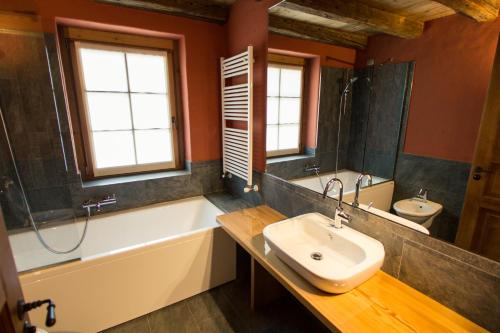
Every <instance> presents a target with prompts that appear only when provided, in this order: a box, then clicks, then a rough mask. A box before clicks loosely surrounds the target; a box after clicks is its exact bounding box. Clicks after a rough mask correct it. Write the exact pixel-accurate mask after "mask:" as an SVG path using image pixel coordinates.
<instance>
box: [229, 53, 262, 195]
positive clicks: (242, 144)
mask: <svg viewBox="0 0 500 333" xmlns="http://www.w3.org/2000/svg"><path fill="white" fill-rule="evenodd" d="M220 67H221V94H222V98H221V100H222V172H223V177H228V178H231V177H232V175H236V176H238V177H240V178H242V179H244V180H246V182H247V186H246V187H245V192H249V191H251V190H254V191H257V190H258V187H257V185H253V184H252V155H253V148H252V144H253V47H252V46H248V49H247V50H246V51H245V52H243V53H240V54H237V55H235V56H232V57H230V58H227V59H224V58H221V60H220ZM244 75H245V76H246V83H241V84H235V85H226V79H229V78H233V77H242V78H243V77H244ZM228 120H229V121H235V122H232V125H233V126H234V125H236V124H237V123H239V124H242V125H246V126H238V127H241V128H236V127H228V126H227V125H228V124H227V121H228Z"/></svg>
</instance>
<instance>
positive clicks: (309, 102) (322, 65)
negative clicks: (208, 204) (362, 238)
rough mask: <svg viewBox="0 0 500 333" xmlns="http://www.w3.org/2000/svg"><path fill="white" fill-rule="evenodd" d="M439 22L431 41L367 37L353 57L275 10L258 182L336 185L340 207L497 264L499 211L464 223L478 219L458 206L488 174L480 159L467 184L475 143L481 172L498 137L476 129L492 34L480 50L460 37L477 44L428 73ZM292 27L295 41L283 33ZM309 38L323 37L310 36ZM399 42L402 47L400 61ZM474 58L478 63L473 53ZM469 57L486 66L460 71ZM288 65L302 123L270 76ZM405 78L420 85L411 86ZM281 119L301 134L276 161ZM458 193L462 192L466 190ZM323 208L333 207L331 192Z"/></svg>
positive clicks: (309, 24) (441, 30) (347, 46)
mask: <svg viewBox="0 0 500 333" xmlns="http://www.w3.org/2000/svg"><path fill="white" fill-rule="evenodd" d="M422 15H423V14H422ZM284 19H286V22H288V23H287V24H288V25H287V26H284V25H283V24H284V22H285V21H284ZM316 19H317V20H316ZM443 20H444V19H443ZM320 21H321V22H320ZM440 21H441V20H437V21H436V22H433V25H432V27H433V29H434V30H435V31H430V32H429V31H424V35H425V36H423V37H421V38H420V39H416V40H415V41H411V42H410V43H408V41H405V40H402V39H401V38H396V37H388V36H376V37H370V39H369V41H370V43H368V44H369V45H368V49H366V50H359V49H358V50H355V48H357V47H359V45H358V46H357V45H352V43H350V42H349V41H346V40H341V41H338V40H337V41H333V40H328V38H327V37H326V36H327V35H328V36H330V37H331V36H333V35H332V34H331V33H332V31H331V30H329V29H328V28H325V27H326V26H327V25H328V24H330V28H331V27H332V26H333V24H334V21H333V19H325V18H322V19H321V20H320V19H319V18H317V17H314V16H312V15H310V16H308V15H302V14H300V13H298V12H296V11H294V10H291V9H290V8H286V5H282V4H280V5H278V6H276V7H273V8H272V9H271V10H270V33H269V55H268V57H269V59H268V99H267V108H268V113H267V115H268V118H267V123H268V126H267V129H268V132H267V138H268V149H267V150H268V151H267V157H268V158H267V172H268V173H271V174H274V175H275V176H278V177H281V178H283V179H285V180H287V181H289V182H290V183H292V184H295V185H297V186H300V187H303V188H307V189H308V190H311V191H314V192H317V193H322V192H323V191H324V188H325V184H326V183H327V182H328V181H329V180H330V179H331V178H333V177H337V178H339V179H340V180H341V181H342V183H343V194H344V195H343V201H344V202H345V203H348V204H351V205H353V206H354V207H358V208H359V209H362V210H365V211H368V212H369V213H372V214H376V215H379V216H381V217H383V218H386V219H388V220H391V221H393V222H395V223H399V224H401V225H404V226H407V227H409V228H411V229H413V230H415V231H416V232H420V233H423V234H428V235H430V236H433V237H437V238H439V239H442V240H445V241H448V242H452V243H455V244H456V245H458V246H461V247H463V248H465V249H468V250H472V251H474V252H477V253H480V254H482V255H485V256H487V257H489V258H492V259H495V260H500V246H499V245H498V244H499V242H498V240H499V239H500V235H499V234H498V232H497V231H495V230H499V228H498V225H499V223H500V219H499V218H498V216H499V215H498V210H499V209H498V208H495V210H491V207H490V208H489V210H483V211H482V212H481V213H478V214H475V216H472V215H471V213H470V212H471V211H477V209H478V208H477V207H475V208H474V207H473V206H472V203H470V202H469V203H467V202H468V201H467V200H468V199H467V198H470V197H475V198H479V194H478V193H480V192H481V190H478V189H475V186H476V183H477V182H478V180H484V179H485V177H486V176H487V175H492V174H493V173H494V172H495V170H496V169H494V165H495V164H494V161H492V160H491V158H490V160H489V161H485V162H483V164H484V165H486V166H481V167H476V166H474V169H472V174H471V177H470V180H469V173H470V170H471V166H472V165H475V164H479V162H476V161H474V158H473V157H474V156H476V160H477V156H478V154H480V153H481V152H480V151H475V149H474V143H475V142H476V140H479V142H481V140H482V139H481V138H482V137H483V136H484V137H489V138H490V139H489V141H488V142H487V141H485V140H483V141H482V142H483V147H484V149H485V151H487V152H486V153H485V152H483V154H484V156H483V157H482V158H483V160H484V159H485V157H487V156H490V157H491V155H492V152H494V142H497V141H498V139H497V134H496V127H495V129H493V128H488V127H493V125H486V124H484V120H483V125H481V127H480V120H481V111H482V110H483V105H484V103H485V98H484V97H485V96H486V95H487V86H488V82H489V80H490V77H491V65H492V63H493V58H494V54H493V53H492V52H491V50H490V51H488V50H487V49H488V48H486V47H485V46H486V45H488V46H489V45H490V44H491V45H496V44H495V43H496V41H497V39H498V29H497V30H496V31H488V33H489V35H490V38H489V39H488V40H486V39H480V38H481V37H480V36H481V31H480V30H479V29H480V28H479V27H478V26H474V27H470V29H471V30H470V31H468V32H467V35H464V36H463V38H462V37H460V38H459V39H464V40H465V39H466V40H471V38H474V36H476V37H477V38H478V39H477V40H475V43H476V44H477V45H476V44H474V45H470V46H463V45H460V41H457V43H458V44H456V45H450V46H449V50H448V51H450V52H452V53H453V56H452V58H453V59H450V61H454V62H455V63H453V62H452V63H442V62H440V63H439V64H438V63H435V62H434V60H432V59H435V58H436V57H444V54H443V53H442V51H439V50H438V49H439V48H438V49H435V46H436V45H437V44H439V40H440V38H445V37H446V35H447V34H448V33H451V31H449V30H450V24H451V23H450V22H445V21H443V22H440ZM448 21H451V22H452V25H454V26H455V28H457V29H458V28H460V27H461V28H463V27H464V26H469V25H470V22H468V21H467V19H466V18H463V17H460V16H453V20H448ZM295 23H296V24H295ZM299 26H300V27H302V28H303V31H301V32H300V33H299V32H298V31H293V29H294V27H299ZM344 28H345V29H346V30H345V31H344V30H342V31H343V32H346V31H348V30H349V29H348V28H349V26H348V25H345V26H344ZM474 29H477V30H474ZM492 30H494V29H492ZM317 31H322V32H323V33H324V35H321V36H320V35H318V34H316V35H314V32H317ZM365 33H367V32H366V31H365ZM367 34H368V35H370V33H367ZM430 34H435V35H432V38H434V39H433V40H429V39H427V40H424V39H425V38H424V37H428V38H430V37H431V36H430ZM464 34H465V33H464ZM311 39H312V40H314V41H312V40H311ZM402 41H403V42H406V43H407V44H404V47H405V49H404V50H399V49H398V47H402V45H403V44H402V43H403V42H402ZM333 44H335V45H333ZM476 46H477V47H478V48H477V49H476V50H479V49H482V50H483V53H484V54H478V53H477V52H475V51H473V48H474V47H476ZM363 47H364V45H363ZM386 47H387V48H386ZM426 47H427V48H428V53H426V52H425V51H426ZM490 49H493V48H490ZM387 50H390V51H387ZM391 52H392V53H394V56H393V55H392V54H391ZM422 52H423V53H422ZM450 52H448V53H447V54H448V56H450V55H449V54H450ZM460 52H463V54H461V53H460ZM387 55H388V56H387ZM467 57H474V59H475V60H477V61H478V62H480V63H482V64H483V65H484V66H483V65H482V66H481V68H480V69H477V68H472V67H470V65H469V62H470V60H467ZM497 57H498V55H497ZM395 59H397V60H395ZM442 60H444V58H442ZM292 63H294V64H295V65H296V66H297V65H298V66H300V67H299V68H301V71H302V76H301V79H297V78H295V79H294V78H292V77H287V84H290V85H294V87H295V91H296V92H297V91H298V90H297V88H296V86H297V85H298V84H299V83H300V84H301V94H300V95H299V94H297V96H300V99H301V105H300V117H298V116H297V105H296V104H295V105H293V106H291V105H289V104H287V103H281V102H280V101H279V99H281V96H279V87H278V86H279V74H278V69H279V68H280V66H284V68H287V66H292ZM460 70H463V71H466V72H469V73H474V77H476V78H477V80H478V82H479V83H478V82H475V83H471V82H470V81H469V80H465V81H464V80H459V79H458V77H456V76H455V73H456V72H457V71H460ZM414 74H415V78H417V77H418V79H419V80H416V81H414ZM419 75H420V76H419ZM297 76H298V75H297ZM275 82H277V83H275ZM493 83H494V81H492V82H491V84H493ZM465 96H467V98H466V97H465ZM284 97H288V96H284ZM492 107H493V106H492ZM484 110H485V111H484V113H485V114H484V115H483V117H484V118H488V116H487V113H488V107H487V106H486V107H485V108H484ZM490 113H491V114H490V115H489V118H488V119H491V122H492V123H493V124H496V123H498V115H496V113H497V112H494V111H490ZM286 117H290V118H292V117H293V121H294V123H293V124H294V126H298V127H299V128H300V134H299V135H298V136H295V137H294V138H296V137H298V138H299V141H298V142H297V141H294V144H295V146H294V149H293V150H288V151H287V150H283V151H281V152H280V150H279V148H277V147H278V143H277V142H278V140H279V134H278V133H277V132H278V131H277V130H276V128H277V126H283V125H284V124H281V123H280V120H281V119H285V118H286ZM290 121H291V120H290ZM287 125H288V124H287ZM495 126H497V125H495ZM485 131H486V132H488V133H486V132H485ZM277 138H278V139H277ZM271 140H274V141H272V144H271V143H270V142H271ZM495 140H496V141H495ZM497 145H498V143H497ZM498 146H500V145H498ZM478 147H480V144H479V143H478ZM488 152H489V153H488ZM488 154H489V155H488ZM493 155H494V154H493ZM498 155H500V154H498ZM490 179H492V180H491V181H490V184H488V185H481V186H483V190H482V191H483V192H482V193H484V187H485V186H486V188H489V189H490V192H491V193H497V192H498V188H499V186H498V184H495V183H494V182H495V179H497V178H495V177H490ZM498 179H500V178H498ZM468 181H469V182H472V185H471V184H469V187H467V183H468ZM474 182H476V183H474ZM494 189H496V190H494ZM473 191H476V193H473ZM328 196H330V197H333V198H336V199H338V197H339V188H338V186H334V187H333V189H332V190H330V191H329V193H328ZM490 199H491V198H487V200H490ZM495 200H497V199H495ZM495 202H496V203H498V201H495ZM467 207H471V209H470V210H468V209H466V208H467ZM481 216H482V217H481ZM471 221H473V222H471Z"/></svg>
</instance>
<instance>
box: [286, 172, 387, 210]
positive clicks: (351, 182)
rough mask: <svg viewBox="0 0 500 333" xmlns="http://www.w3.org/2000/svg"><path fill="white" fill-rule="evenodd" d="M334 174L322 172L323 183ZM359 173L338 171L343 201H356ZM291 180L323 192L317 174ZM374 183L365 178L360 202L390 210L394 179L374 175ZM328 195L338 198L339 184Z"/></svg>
mask: <svg viewBox="0 0 500 333" xmlns="http://www.w3.org/2000/svg"><path fill="white" fill-rule="evenodd" d="M334 175H335V174H334V173H333V172H331V173H325V174H320V177H321V181H322V182H323V185H326V183H327V182H328V181H329V180H330V179H332V178H333V177H334ZM358 175H359V172H355V171H351V170H340V171H339V172H338V173H337V178H339V179H340V180H341V181H342V183H343V185H344V198H343V200H342V201H344V202H347V203H352V202H353V201H354V194H355V190H356V179H357V177H358ZM290 182H291V183H293V184H296V185H300V186H303V187H306V188H308V189H310V190H313V191H316V192H318V193H323V188H322V187H321V183H320V181H319V179H318V176H316V175H314V176H309V177H304V178H298V179H292V180H291V181H290ZM372 184H373V185H372V186H367V185H368V179H366V177H365V178H364V179H363V183H362V184H361V185H362V186H361V190H360V193H359V202H360V203H363V204H366V205H368V204H370V203H373V204H372V207H375V208H377V209H380V210H383V211H386V212H388V211H389V210H390V208H391V201H392V195H393V193H394V181H392V180H387V179H384V178H380V177H376V176H372ZM328 196H329V197H332V198H335V199H338V196H339V189H338V185H335V187H334V189H333V190H332V191H330V192H329V193H328Z"/></svg>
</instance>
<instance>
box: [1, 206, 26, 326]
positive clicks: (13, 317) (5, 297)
mask: <svg viewBox="0 0 500 333" xmlns="http://www.w3.org/2000/svg"><path fill="white" fill-rule="evenodd" d="M20 299H23V294H22V291H21V285H20V283H19V279H18V277H17V270H16V265H15V264H14V257H13V256H12V251H11V249H10V244H9V239H8V237H7V230H6V229H5V223H4V220H3V215H2V212H1V210H0V332H2V333H3V332H5V333H14V332H16V333H17V332H22V331H23V322H22V321H21V320H19V318H18V317H17V301H18V300H20Z"/></svg>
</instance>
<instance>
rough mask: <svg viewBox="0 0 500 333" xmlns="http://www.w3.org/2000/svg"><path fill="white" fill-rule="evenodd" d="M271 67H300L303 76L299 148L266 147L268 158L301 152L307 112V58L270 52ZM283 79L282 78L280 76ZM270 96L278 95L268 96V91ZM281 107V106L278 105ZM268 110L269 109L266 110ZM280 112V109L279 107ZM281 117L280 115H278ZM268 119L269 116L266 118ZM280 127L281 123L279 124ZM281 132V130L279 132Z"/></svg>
mask: <svg viewBox="0 0 500 333" xmlns="http://www.w3.org/2000/svg"><path fill="white" fill-rule="evenodd" d="M269 67H274V68H280V69H282V68H291V69H298V68H300V70H301V76H300V80H301V82H300V115H299V133H298V141H299V144H298V147H297V148H290V149H277V150H270V151H268V150H267V148H266V157H267V158H272V157H283V156H292V155H298V154H301V153H302V151H303V149H304V147H303V139H304V138H303V126H304V124H305V119H304V117H305V112H304V103H305V96H304V91H305V87H304V86H305V75H306V65H305V59H303V58H299V57H292V56H287V55H281V54H275V53H269V54H268V64H267V68H268V69H269ZM280 81H281V78H280ZM269 97H276V96H268V95H267V92H266V101H267V99H268V98H269ZM277 97H278V99H280V98H281V95H280V96H277ZM278 108H279V106H278ZM266 112H267V111H266ZM278 112H279V109H278ZM278 117H279V115H278ZM266 119H267V118H266ZM267 126H269V124H268V123H267V120H266V129H267ZM277 126H278V128H279V126H280V125H279V124H278V125H277ZM278 133H279V132H278ZM278 142H279V134H278Z"/></svg>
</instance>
